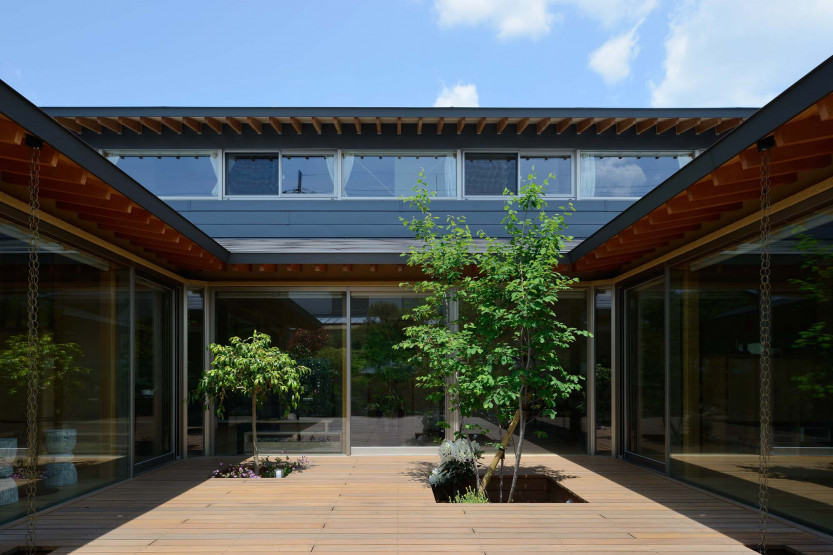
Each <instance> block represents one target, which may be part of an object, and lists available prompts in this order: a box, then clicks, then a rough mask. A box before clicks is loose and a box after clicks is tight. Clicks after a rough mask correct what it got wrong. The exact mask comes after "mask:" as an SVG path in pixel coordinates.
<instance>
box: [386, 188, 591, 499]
mask: <svg viewBox="0 0 833 555" xmlns="http://www.w3.org/2000/svg"><path fill="white" fill-rule="evenodd" d="M550 178H552V176H550ZM547 185H548V180H545V181H544V184H543V186H541V185H538V184H537V183H536V180H535V176H534V175H529V176H528V183H527V184H526V185H524V186H523V187H522V188H521V191H520V195H514V194H511V193H509V192H505V193H504V195H505V198H506V200H505V206H504V209H505V211H506V216H505V217H504V219H503V221H502V224H503V228H504V230H505V233H506V236H507V238H505V239H497V238H494V237H489V236H488V235H487V234H486V233H484V232H483V231H479V232H478V233H477V234H476V237H477V238H478V239H479V240H480V242H481V245H479V246H476V243H475V239H474V236H473V234H472V232H471V230H470V228H469V227H468V225H467V224H466V221H465V218H464V217H462V216H448V217H447V218H446V223H445V224H440V223H439V218H438V217H436V216H434V215H432V214H431V212H430V202H431V195H430V194H429V193H428V191H427V190H426V189H425V187H424V185H423V184H422V182H421V181H420V182H419V183H418V185H417V187H416V189H415V195H414V196H413V197H411V198H410V199H408V200H409V201H410V203H411V205H412V206H414V207H416V208H417V210H419V212H420V213H421V217H415V218H413V219H411V220H410V221H406V222H405V225H406V226H407V227H408V229H410V230H411V231H412V232H413V233H414V235H415V237H416V238H417V240H418V241H419V243H420V244H419V245H418V246H416V247H414V248H412V249H411V251H410V252H409V253H408V264H409V265H413V266H419V267H420V268H421V269H422V271H423V272H424V273H425V275H426V279H425V280H424V281H422V282H420V283H418V284H416V286H415V288H416V290H418V291H421V292H424V293H426V294H427V299H426V302H425V303H424V304H423V305H422V306H421V307H420V308H419V310H417V311H416V312H415V318H417V319H418V321H417V322H415V324H414V325H412V326H410V327H409V328H408V329H407V330H406V334H407V337H408V339H406V340H405V341H403V342H402V343H401V348H404V349H409V350H411V351H412V352H413V357H414V359H415V361H417V360H418V361H420V362H422V363H423V364H424V366H426V367H427V368H428V374H427V375H426V376H425V377H423V379H421V380H420V384H421V385H422V386H424V387H430V388H433V389H434V391H435V394H436V395H438V396H442V395H443V394H445V395H447V396H448V399H449V404H450V406H451V407H452V410H455V411H459V413H460V416H461V418H460V420H461V423H462V422H464V420H465V419H467V418H471V417H472V416H473V415H474V414H475V413H476V412H496V413H497V414H498V416H499V419H500V421H502V422H508V421H510V420H513V422H516V423H517V428H518V439H517V441H516V442H515V466H514V471H513V476H512V487H511V489H510V492H509V498H508V500H509V501H510V502H511V501H512V499H513V496H514V492H515V487H516V485H517V479H518V471H519V469H520V461H521V456H522V454H523V447H524V440H525V435H526V426H527V423H528V422H529V421H530V420H532V419H533V418H535V417H537V416H541V415H543V416H549V417H553V416H555V413H556V405H557V403H558V402H559V401H560V400H562V399H566V398H567V397H569V396H570V394H571V393H572V392H573V391H576V390H578V389H579V388H580V387H581V384H580V380H581V377H580V376H579V375H578V374H577V373H575V372H570V371H569V370H568V369H565V368H564V367H563V366H562V364H561V360H560V355H561V353H563V352H564V350H565V349H566V348H567V347H568V346H569V345H570V344H571V343H572V342H573V341H575V340H576V338H577V337H578V336H580V335H589V334H588V333H587V332H586V331H581V330H578V329H575V328H572V327H570V326H568V325H566V324H565V323H563V322H561V321H559V320H558V310H557V308H558V306H557V303H558V296H559V293H560V292H561V291H564V290H567V289H570V288H571V287H572V286H573V285H575V284H576V283H577V280H576V279H574V278H568V277H566V276H564V275H562V274H561V273H559V272H558V271H557V270H556V266H557V264H558V261H559V259H560V257H561V252H562V250H563V247H564V242H565V241H566V240H567V239H569V237H567V236H566V235H565V233H564V232H565V230H566V224H565V222H564V215H563V214H561V213H555V214H548V213H547V212H546V203H545V202H544V200H543V195H544V187H546V186H547ZM562 210H564V209H563V208H562ZM454 301H456V304H457V306H462V307H464V309H461V310H460V311H459V312H460V313H459V314H456V315H455V314H453V313H452V311H451V310H452V306H453V305H454V304H455V303H454ZM464 429H466V425H465V424H461V429H458V430H457V433H463V430H464ZM511 429H512V428H511V427H510V432H509V433H507V434H506V436H504V440H502V441H501V445H500V446H499V447H498V449H499V450H500V451H501V452H502V451H503V450H504V449H505V448H506V447H507V445H506V444H505V443H504V441H508V440H509V438H511Z"/></svg>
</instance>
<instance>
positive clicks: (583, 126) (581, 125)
mask: <svg viewBox="0 0 833 555" xmlns="http://www.w3.org/2000/svg"><path fill="white" fill-rule="evenodd" d="M591 125H593V118H585V119H583V120H581V121H579V122H578V123H576V135H581V134H582V133H584V132H585V131H587V130H588V129H590V126H591Z"/></svg>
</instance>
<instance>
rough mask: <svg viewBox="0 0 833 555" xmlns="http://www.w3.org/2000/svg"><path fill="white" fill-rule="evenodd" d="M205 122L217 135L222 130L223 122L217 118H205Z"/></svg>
mask: <svg viewBox="0 0 833 555" xmlns="http://www.w3.org/2000/svg"><path fill="white" fill-rule="evenodd" d="M205 124H206V125H207V126H208V127H209V128H210V129H211V130H212V131H214V132H215V133H217V134H218V135H219V134H221V133H222V132H223V123H222V122H221V121H220V120H218V119H217V118H209V117H206V118H205Z"/></svg>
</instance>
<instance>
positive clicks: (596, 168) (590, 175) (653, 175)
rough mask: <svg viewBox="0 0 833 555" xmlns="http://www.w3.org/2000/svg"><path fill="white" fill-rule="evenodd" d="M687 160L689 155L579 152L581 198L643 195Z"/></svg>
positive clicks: (687, 161) (677, 169)
mask: <svg viewBox="0 0 833 555" xmlns="http://www.w3.org/2000/svg"><path fill="white" fill-rule="evenodd" d="M689 162H691V156H690V155H685V156H683V155H680V156H669V155H665V156H654V155H650V154H644V155H632V156H628V155H625V156H620V155H615V154H614V155H594V154H587V155H582V157H581V182H580V184H579V189H580V194H581V198H593V197H623V198H635V197H642V196H644V195H645V194H646V193H648V192H649V191H651V190H653V189H654V188H655V187H656V186H657V185H659V184H660V183H662V182H663V181H665V180H666V179H668V178H669V177H671V175H672V174H674V173H676V172H677V171H679V169H680V168H682V167H683V166H685V165H686V164H688V163H689Z"/></svg>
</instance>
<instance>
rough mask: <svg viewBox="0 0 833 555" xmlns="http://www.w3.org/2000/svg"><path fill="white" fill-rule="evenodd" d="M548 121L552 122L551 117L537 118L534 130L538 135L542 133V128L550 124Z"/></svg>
mask: <svg viewBox="0 0 833 555" xmlns="http://www.w3.org/2000/svg"><path fill="white" fill-rule="evenodd" d="M550 123H552V118H541V119H539V120H538V124H537V126H536V131H538V134H539V135H540V134H541V133H543V132H544V130H545V129H546V128H547V127H549V126H550Z"/></svg>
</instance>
